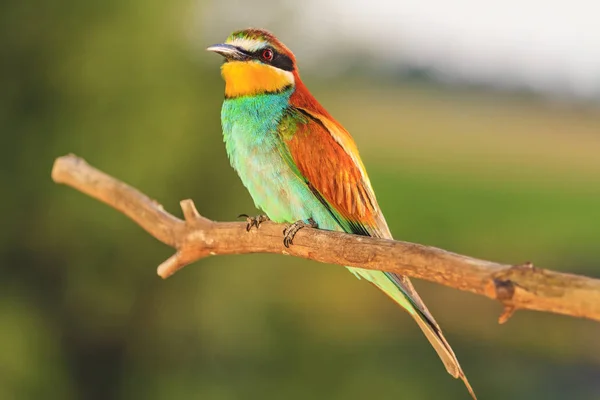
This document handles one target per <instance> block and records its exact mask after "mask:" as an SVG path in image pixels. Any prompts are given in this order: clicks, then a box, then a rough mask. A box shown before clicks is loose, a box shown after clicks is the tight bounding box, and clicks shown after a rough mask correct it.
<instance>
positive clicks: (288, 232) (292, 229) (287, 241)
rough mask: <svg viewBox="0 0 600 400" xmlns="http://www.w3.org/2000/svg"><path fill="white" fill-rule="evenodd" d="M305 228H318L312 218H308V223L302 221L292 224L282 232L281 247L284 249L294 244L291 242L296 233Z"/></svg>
mask: <svg viewBox="0 0 600 400" xmlns="http://www.w3.org/2000/svg"><path fill="white" fill-rule="evenodd" d="M306 227H310V228H318V227H319V225H318V224H317V223H316V222H315V220H314V219H312V218H309V219H308V222H304V221H302V220H300V221H296V222H294V223H293V224H291V225H289V226H288V227H286V228H285V229H284V230H283V245H284V246H285V247H290V245H291V244H294V243H293V240H294V236H296V233H298V231H299V230H300V229H302V228H306Z"/></svg>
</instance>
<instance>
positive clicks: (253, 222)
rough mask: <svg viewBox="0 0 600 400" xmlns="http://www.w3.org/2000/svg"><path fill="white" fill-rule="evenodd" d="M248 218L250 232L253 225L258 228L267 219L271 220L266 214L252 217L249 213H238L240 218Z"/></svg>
mask: <svg viewBox="0 0 600 400" xmlns="http://www.w3.org/2000/svg"><path fill="white" fill-rule="evenodd" d="M242 217H243V218H246V222H247V224H246V232H250V229H252V227H253V226H255V227H256V229H258V228H259V227H260V224H262V223H263V222H265V221H269V217H267V216H266V215H257V216H256V217H251V216H249V215H248V214H240V215H238V218H242Z"/></svg>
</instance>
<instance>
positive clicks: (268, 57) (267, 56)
mask: <svg viewBox="0 0 600 400" xmlns="http://www.w3.org/2000/svg"><path fill="white" fill-rule="evenodd" d="M262 58H263V60H265V61H273V50H271V49H264V50H263V52H262Z"/></svg>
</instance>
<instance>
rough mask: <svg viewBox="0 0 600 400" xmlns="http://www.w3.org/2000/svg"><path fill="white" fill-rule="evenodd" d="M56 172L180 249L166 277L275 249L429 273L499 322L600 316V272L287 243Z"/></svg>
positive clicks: (96, 177)
mask: <svg viewBox="0 0 600 400" xmlns="http://www.w3.org/2000/svg"><path fill="white" fill-rule="evenodd" d="M52 179H53V180H54V181H55V182H57V183H62V184H65V185H69V186H71V187H73V188H75V189H77V190H79V191H81V192H83V193H86V194H87V195H89V196H91V197H93V198H96V199H98V200H101V201H103V202H104V203H106V204H108V205H110V206H112V207H114V208H116V209H117V210H119V211H121V212H122V213H123V214H125V215H127V216H128V217H129V218H131V219H132V220H134V221H135V222H136V223H137V224H139V225H140V226H141V227H142V228H144V229H145V230H146V231H147V232H148V233H149V234H151V235H152V236H154V237H155V238H156V239H158V240H160V241H161V242H163V243H165V244H167V245H169V246H171V247H174V248H176V249H177V251H176V253H175V254H174V255H173V256H171V257H170V258H169V259H168V260H166V261H165V262H163V263H162V264H161V265H160V266H159V267H158V274H159V275H160V276H161V277H163V278H167V277H169V276H171V275H172V274H174V273H175V272H177V271H178V270H179V269H181V268H182V267H184V266H186V265H188V264H191V263H193V262H195V261H198V260H200V259H202V258H204V257H207V256H209V255H220V254H246V253H277V254H286V255H292V256H296V257H302V258H307V259H311V260H315V261H320V262H324V263H330V264H339V265H346V266H351V267H359V268H365V269H373V270H385V271H389V272H395V273H399V274H402V275H408V276H410V277H414V278H420V279H425V280H428V281H431V282H436V283H439V284H442V285H446V286H450V287H453V288H455V289H459V290H464V291H468V292H472V293H476V294H479V295H483V296H486V297H489V298H491V299H495V300H498V301H499V302H501V303H502V304H503V306H504V312H503V313H502V315H501V316H500V322H501V323H503V322H506V320H508V318H509V317H510V316H511V315H512V314H513V313H514V312H515V311H516V310H519V309H529V310H537V311H546V312H553V313H557V314H564V315H570V316H574V317H583V318H589V319H593V320H597V321H600V280H598V279H593V278H589V277H585V276H580V275H572V274H565V273H560V272H553V271H550V270H546V269H541V268H534V267H533V265H532V264H531V263H526V264H523V265H517V266H513V265H507V264H499V263H495V262H491V261H483V260H478V259H476V258H472V257H468V256H463V255H460V254H455V253H451V252H448V251H445V250H441V249H438V248H435V247H429V246H423V245H420V244H414V243H407V242H401V241H394V240H386V239H378V238H371V237H364V236H357V235H350V234H346V233H340V232H331V231H324V230H319V229H312V228H304V229H302V230H300V231H299V232H298V234H297V235H296V237H295V238H294V244H293V245H292V246H290V248H286V247H284V245H283V236H282V231H283V228H284V225H281V224H275V223H272V222H263V223H262V224H261V225H260V229H252V230H251V231H250V232H246V222H214V221H211V220H209V219H207V218H204V217H202V216H201V215H200V214H199V213H198V211H196V208H195V206H194V203H193V202H192V201H191V200H183V201H182V202H181V208H182V210H183V215H184V220H181V219H179V218H177V217H175V216H173V215H171V214H169V213H167V212H166V211H164V210H163V208H162V206H161V205H160V204H159V203H157V202H156V201H154V200H152V199H150V198H149V197H147V196H146V195H144V194H142V193H141V192H139V191H138V190H136V189H134V188H133V187H131V186H128V185H127V184H125V183H123V182H121V181H119V180H117V179H115V178H113V177H111V176H109V175H107V174H105V173H103V172H101V171H99V170H97V169H95V168H94V167H92V166H90V165H89V164H87V163H86V162H85V161H84V160H83V159H81V158H78V157H76V156H74V155H67V156H64V157H60V158H58V159H56V161H55V163H54V168H53V169H52Z"/></svg>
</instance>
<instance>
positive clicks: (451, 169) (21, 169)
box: [0, 0, 600, 400]
mask: <svg viewBox="0 0 600 400" xmlns="http://www.w3.org/2000/svg"><path fill="white" fill-rule="evenodd" d="M36 3H37V4H32V3H27V2H20V1H16V0H9V1H5V2H3V3H2V5H1V6H0V31H1V35H0V59H1V60H2V62H1V63H0V80H1V81H0V87H1V88H2V90H1V91H0V129H1V133H2V143H3V146H1V147H0V153H1V159H2V163H3V164H2V165H4V167H3V168H1V169H0V177H1V179H2V187H3V188H4V195H3V196H2V201H3V209H4V210H5V215H4V216H3V220H4V223H3V226H4V229H3V230H2V231H1V233H0V235H2V236H1V237H0V260H1V265H2V279H1V280H0V326H1V327H2V329H0V398H2V399H28V398H32V399H33V398H36V399H37V398H44V399H54V398H56V399H79V398H81V399H119V398H123V399H131V398H133V399H137V398H143V399H167V398H206V399H216V400H219V399H238V398H244V399H246V398H248V399H270V398H273V399H281V398H285V399H306V398H324V399H345V400H347V399H364V398H367V397H378V398H407V399H417V398H418V399H425V398H431V399H434V398H446V399H450V398H456V399H463V398H466V391H465V389H464V388H463V386H462V384H461V383H460V382H458V381H454V380H452V379H451V378H450V377H449V376H448V375H447V374H446V373H445V371H444V369H443V367H442V365H441V363H440V362H439V360H438V359H437V357H436V356H435V354H434V352H433V351H431V350H430V348H429V344H428V343H427V341H426V340H425V339H424V338H423V337H422V335H421V333H420V332H419V331H418V329H417V328H416V326H414V324H413V322H412V321H410V319H409V318H407V317H406V315H404V314H403V313H402V312H401V311H400V310H398V309H397V307H396V306H394V305H393V304H391V302H389V301H388V300H387V299H386V298H385V296H381V295H380V294H379V293H378V292H377V291H375V290H373V289H372V288H371V287H370V286H369V285H366V284H364V283H363V282H359V281H357V280H356V279H354V278H353V277H352V276H351V275H350V274H348V273H345V272H344V271H343V269H341V268H339V267H330V266H323V265H319V264H316V263H311V262H305V261H302V260H296V259H291V258H283V257H275V256H266V255H252V256H250V255H249V256H236V257H218V258H214V259H209V260H203V261H202V262H200V263H198V265H196V266H193V267H189V268H187V269H186V270H184V271H182V272H180V273H179V274H177V275H176V276H175V277H173V278H171V279H169V280H168V281H161V280H160V279H158V278H157V277H156V275H155V270H154V268H155V266H156V265H157V264H158V263H159V262H160V261H161V260H163V259H164V258H166V257H167V256H169V255H170V253H171V250H170V249H168V248H166V247H165V246H163V245H161V244H159V243H158V242H156V240H154V239H153V238H151V237H149V236H148V235H147V234H146V233H144V232H143V231H142V230H141V229H139V227H137V226H136V225H134V224H133V223H131V222H130V221H128V220H126V219H125V218H124V217H123V216H122V215H120V214H118V213H117V212H115V211H113V210H111V209H109V208H108V207H106V206H104V205H102V204H100V203H98V202H96V201H94V200H91V199H89V198H87V197H85V196H83V195H82V194H80V193H78V192H75V191H73V190H70V189H67V188H65V187H59V186H56V185H54V184H53V183H52V182H51V180H50V178H49V171H50V168H51V165H52V161H53V159H54V158H55V157H57V156H59V155H62V154H65V153H68V152H73V153H76V154H78V155H81V156H83V157H84V158H86V159H87V160H88V161H89V162H90V163H92V164H93V165H95V166H98V167H99V168H101V169H103V170H104V171H106V172H108V173H110V174H112V175H114V176H117V177H119V178H120V179H122V180H124V181H126V182H128V183H130V184H132V185H134V186H136V187H137V188H139V189H140V190H142V191H144V192H145V193H148V194H149V195H151V196H153V197H155V198H156V199H157V200H159V201H160V202H161V203H162V204H163V205H164V206H165V208H167V209H168V210H171V211H172V212H174V213H178V211H177V209H178V202H179V200H180V199H183V198H189V197H191V198H193V199H194V200H195V202H196V205H197V207H198V209H199V210H200V211H201V212H202V213H203V214H204V215H206V216H207V217H209V218H213V219H217V220H231V219H233V218H234V217H235V216H236V215H237V214H239V213H240V212H252V210H253V208H252V202H251V200H250V198H249V196H248V194H247V193H246V192H245V190H244V188H243V187H242V185H241V184H240V182H239V181H238V179H237V177H236V176H235V174H234V172H233V171H232V170H231V168H229V165H228V161H227V159H226V155H225V151H224V148H223V145H222V139H221V134H220V126H219V109H220V104H221V100H222V90H223V84H222V82H221V80H220V78H219V73H218V60H217V59H216V58H215V56H214V55H212V56H211V55H206V57H205V56H204V54H202V53H200V52H198V51H197V49H195V48H193V47H194V46H189V43H187V42H186V40H185V32H184V30H185V29H183V28H182V26H184V25H185V23H187V22H189V13H190V10H191V9H193V7H192V6H193V5H192V4H191V3H189V2H186V1H175V2H163V3H159V2H150V3H146V2H141V1H137V0H126V1H111V0H109V1H105V2H77V1H74V0H58V1H55V2H52V3H49V2H45V3H44V2H36ZM227 34H228V31H225V30H224V31H223V32H222V35H223V37H225V36H226V35H227ZM194 41H197V42H198V43H203V38H202V37H195V38H194ZM199 48H202V46H199ZM205 59H206V60H205ZM306 80H307V82H308V84H309V86H310V87H311V88H313V89H314V92H315V94H316V95H317V97H318V98H320V99H321V100H322V101H323V103H324V104H325V105H326V107H328V108H329V109H330V111H331V112H332V113H333V114H334V115H336V116H337V117H338V119H340V120H341V121H342V122H343V123H344V125H345V126H346V127H347V128H348V129H349V130H350V131H351V132H353V133H354V135H355V137H356V139H357V142H358V144H359V147H360V148H361V151H362V155H363V158H364V161H365V163H366V165H367V166H368V169H369V171H370V174H371V177H372V180H373V184H374V187H375V189H376V190H377V192H378V196H379V200H380V203H381V204H382V207H383V209H384V211H385V213H386V215H387V218H388V221H389V223H390V226H391V228H392V230H393V231H394V232H395V234H396V235H397V237H399V238H402V239H405V240H411V241H416V242H420V243H425V244H431V245H436V246H439V247H443V248H446V249H449V250H452V251H456V252H461V253H465V254H469V255H472V256H477V257H482V258H487V259H494V260H497V261H504V262H511V263H520V262H523V261H525V260H532V261H534V262H535V263H538V264H540V265H543V266H544V267H548V268H553V269H557V270H563V271H573V272H577V273H585V274H589V275H592V276H599V275H600V271H599V267H598V260H599V259H600V247H599V246H598V241H599V239H600V225H599V224H598V220H600V211H599V208H598V202H599V201H600V186H599V185H598V183H600V182H599V180H600V161H599V160H600V159H599V158H598V156H597V155H598V154H599V153H600V135H599V133H600V113H598V112H597V111H594V110H593V109H582V108H578V107H565V106H564V105H562V106H561V105H556V104H554V105H553V104H549V103H547V102H543V101H540V100H535V99H534V100H532V99H531V98H519V97H515V96H511V95H506V94H498V93H495V94H490V93H485V92H469V91H466V90H463V91H460V90H447V89H441V88H437V87H434V86H430V85H427V86H423V85H416V84H395V85H390V84H389V83H388V82H383V83H384V84H382V82H380V81H379V80H378V79H377V78H375V77H369V76H361V77H356V76H353V77H352V78H351V79H349V78H343V77H340V78H338V79H336V80H330V81H327V82H324V81H321V80H319V78H315V77H311V76H307V77H306ZM417 285H418V286H419V288H420V289H421V291H422V294H423V297H424V298H425V299H426V301H427V303H428V304H429V306H430V308H431V310H432V312H433V313H434V314H435V315H436V316H437V318H438V321H439V322H440V324H441V325H442V326H443V327H444V329H445V331H446V333H447V336H448V338H449V340H450V342H451V343H452V344H453V346H454V348H455V351H456V352H457V354H458V355H459V358H460V359H461V361H462V364H463V366H464V368H465V370H466V371H467V373H468V375H469V377H470V380H471V382H472V384H473V386H474V387H475V389H476V391H477V392H478V394H479V395H480V397H481V398H482V399H494V398H497V399H501V398H502V399H505V398H519V399H565V398H569V399H597V398H600V341H599V340H598V332H599V331H598V325H597V324H596V323H592V322H590V321H583V320H577V319H572V318H566V317H560V316H555V315H543V314H536V313H530V312H521V313H517V314H516V316H515V317H513V319H512V320H511V321H510V322H509V323H508V324H507V325H503V326H499V325H497V322H496V318H497V316H498V314H499V311H500V310H499V307H498V306H497V305H496V304H493V303H492V302H490V301H487V300H485V299H482V298H479V297H476V296H472V295H469V294H466V293H462V292H457V291H455V290H451V289H448V288H444V287H439V286H435V285H431V284H428V283H424V282H417Z"/></svg>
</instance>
